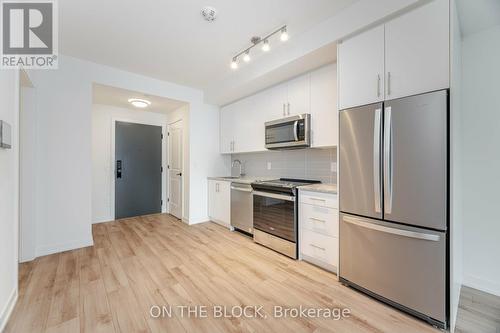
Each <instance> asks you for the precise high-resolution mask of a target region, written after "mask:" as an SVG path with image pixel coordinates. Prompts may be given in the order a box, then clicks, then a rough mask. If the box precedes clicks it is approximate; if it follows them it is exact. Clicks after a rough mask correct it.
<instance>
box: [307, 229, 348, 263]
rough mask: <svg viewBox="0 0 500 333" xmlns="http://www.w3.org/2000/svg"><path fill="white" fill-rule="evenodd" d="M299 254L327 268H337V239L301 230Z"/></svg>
mask: <svg viewBox="0 0 500 333" xmlns="http://www.w3.org/2000/svg"><path fill="white" fill-rule="evenodd" d="M301 233H302V239H301V242H300V252H301V253H302V254H304V255H306V256H308V257H311V258H314V259H316V260H318V261H320V262H323V263H325V264H327V265H329V266H335V267H337V266H338V247H339V245H338V242H339V241H338V238H337V237H330V236H325V235H322V234H318V233H317V232H314V231H310V230H306V229H302V231H301Z"/></svg>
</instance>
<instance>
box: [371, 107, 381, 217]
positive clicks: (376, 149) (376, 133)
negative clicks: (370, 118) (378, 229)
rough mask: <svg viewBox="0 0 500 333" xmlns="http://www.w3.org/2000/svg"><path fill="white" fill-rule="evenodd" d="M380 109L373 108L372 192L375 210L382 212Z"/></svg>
mask: <svg viewBox="0 0 500 333" xmlns="http://www.w3.org/2000/svg"><path fill="white" fill-rule="evenodd" d="M381 114H382V110H381V109H376V110H375V119H374V124H373V194H374V198H375V200H374V201H375V212H376V213H381V212H382V200H381V199H380V198H381V186H380V141H381V140H380V134H381V131H380V127H381V126H382V124H381V120H382V118H381Z"/></svg>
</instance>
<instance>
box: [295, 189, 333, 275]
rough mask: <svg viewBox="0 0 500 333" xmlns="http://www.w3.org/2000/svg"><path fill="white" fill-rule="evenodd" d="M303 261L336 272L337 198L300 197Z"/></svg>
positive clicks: (303, 193)
mask: <svg viewBox="0 0 500 333" xmlns="http://www.w3.org/2000/svg"><path fill="white" fill-rule="evenodd" d="M299 200H300V204H299V248H300V256H299V257H300V259H302V260H305V261H308V262H310V263H312V264H315V265H317V266H320V267H322V268H324V269H327V270H329V271H332V272H337V268H338V262H339V258H338V257H339V239H338V235H339V213H338V205H337V202H338V201H337V195H336V194H327V193H315V192H306V191H303V190H301V191H300V193H299Z"/></svg>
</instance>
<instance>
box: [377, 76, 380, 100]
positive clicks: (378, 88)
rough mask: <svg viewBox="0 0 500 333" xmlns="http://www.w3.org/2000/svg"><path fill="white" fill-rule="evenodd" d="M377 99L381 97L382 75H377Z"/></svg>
mask: <svg viewBox="0 0 500 333" xmlns="http://www.w3.org/2000/svg"><path fill="white" fill-rule="evenodd" d="M377 97H380V74H377Z"/></svg>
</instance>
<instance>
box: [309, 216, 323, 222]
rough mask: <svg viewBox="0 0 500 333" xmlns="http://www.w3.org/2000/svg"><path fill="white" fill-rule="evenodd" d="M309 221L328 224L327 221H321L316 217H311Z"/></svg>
mask: <svg viewBox="0 0 500 333" xmlns="http://www.w3.org/2000/svg"><path fill="white" fill-rule="evenodd" d="M309 220H312V221H315V222H321V223H326V221H325V220H320V219H317V218H315V217H310V218H309Z"/></svg>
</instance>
